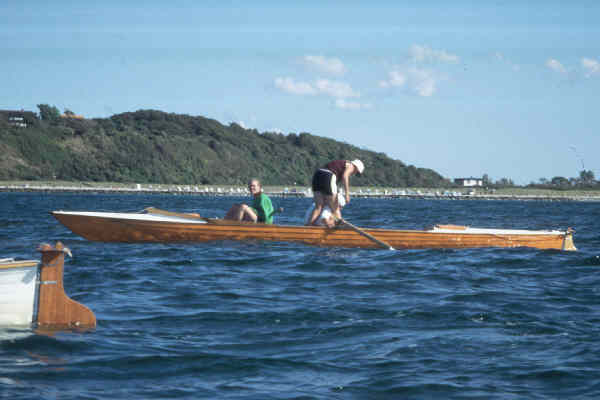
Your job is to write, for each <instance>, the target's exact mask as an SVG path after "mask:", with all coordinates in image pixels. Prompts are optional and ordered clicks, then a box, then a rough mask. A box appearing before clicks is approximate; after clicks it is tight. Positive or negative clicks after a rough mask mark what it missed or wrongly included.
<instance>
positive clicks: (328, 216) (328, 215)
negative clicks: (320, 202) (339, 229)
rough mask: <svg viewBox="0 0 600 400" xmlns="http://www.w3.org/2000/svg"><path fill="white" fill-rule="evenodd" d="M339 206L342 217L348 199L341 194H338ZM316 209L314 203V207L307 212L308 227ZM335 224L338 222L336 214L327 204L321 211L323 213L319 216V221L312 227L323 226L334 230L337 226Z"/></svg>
mask: <svg viewBox="0 0 600 400" xmlns="http://www.w3.org/2000/svg"><path fill="white" fill-rule="evenodd" d="M338 204H339V207H340V215H341V209H342V207H344V206H345V205H346V199H345V198H344V195H343V193H341V192H338ZM314 209H315V204H314V203H313V205H312V206H311V207H310V208H309V209H308V210H307V211H306V215H305V216H304V220H305V221H306V224H307V225H308V224H309V222H310V218H311V216H312V212H313V211H314ZM335 222H336V217H335V215H334V213H333V212H332V211H331V208H330V207H329V205H327V204H326V205H324V206H323V208H322V209H321V213H320V214H319V216H318V217H317V219H315V221H314V222H313V223H312V224H311V225H314V226H321V225H322V226H326V227H328V228H333V227H334V226H335Z"/></svg>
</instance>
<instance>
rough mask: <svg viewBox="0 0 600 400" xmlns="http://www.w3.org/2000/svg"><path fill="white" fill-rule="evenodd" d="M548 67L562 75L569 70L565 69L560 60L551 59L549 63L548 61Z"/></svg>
mask: <svg viewBox="0 0 600 400" xmlns="http://www.w3.org/2000/svg"><path fill="white" fill-rule="evenodd" d="M546 66H547V67H548V68H550V69H551V70H553V71H556V72H559V73H561V74H566V73H567V69H566V68H565V67H564V65H562V64H561V63H560V62H559V61H558V60H555V59H554V58H551V59H549V60H548V61H546Z"/></svg>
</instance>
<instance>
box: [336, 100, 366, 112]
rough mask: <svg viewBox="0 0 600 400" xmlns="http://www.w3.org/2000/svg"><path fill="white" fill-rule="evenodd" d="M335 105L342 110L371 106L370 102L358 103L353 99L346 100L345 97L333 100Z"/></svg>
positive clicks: (362, 108) (361, 108)
mask: <svg viewBox="0 0 600 400" xmlns="http://www.w3.org/2000/svg"><path fill="white" fill-rule="evenodd" d="M335 106H336V107H337V108H341V109H342V110H364V109H371V108H373V105H372V104H371V103H359V102H355V101H347V100H345V99H337V100H336V101H335Z"/></svg>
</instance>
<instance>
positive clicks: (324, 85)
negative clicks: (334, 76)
mask: <svg viewBox="0 0 600 400" xmlns="http://www.w3.org/2000/svg"><path fill="white" fill-rule="evenodd" d="M315 86H316V87H317V89H318V90H319V92H321V93H324V94H327V95H329V96H331V97H335V98H346V97H360V93H358V92H355V91H354V90H353V89H352V87H351V86H350V85H349V84H347V83H346V82H339V81H330V80H328V79H319V80H317V82H316V83H315Z"/></svg>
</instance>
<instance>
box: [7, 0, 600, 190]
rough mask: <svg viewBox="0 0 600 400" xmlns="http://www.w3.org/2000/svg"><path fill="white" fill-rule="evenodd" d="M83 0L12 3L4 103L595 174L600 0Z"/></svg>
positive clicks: (470, 165) (505, 172) (537, 171)
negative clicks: (145, 116)
mask: <svg viewBox="0 0 600 400" xmlns="http://www.w3.org/2000/svg"><path fill="white" fill-rule="evenodd" d="M86 3H88V2H85V1H67V0H55V1H52V2H47V1H37V0H31V1H28V0H19V1H14V0H4V1H2V2H0V52H1V54H2V61H1V62H0V74H1V76H2V86H1V87H0V108H1V109H21V108H23V109H26V110H31V111H36V112H37V110H38V109H37V104H40V103H47V104H51V105H56V106H57V107H58V108H59V109H60V110H61V111H64V109H70V110H72V111H74V112H75V113H77V114H82V115H84V116H86V117H90V118H92V117H108V116H110V115H113V114H117V113H122V112H128V111H135V110H139V109H158V110H162V111H166V112H173V113H183V114H190V115H201V116H205V117H209V118H214V119H216V120H218V121H220V122H222V123H225V124H228V123H231V122H236V123H239V124H240V125H242V126H244V127H247V128H256V129H258V130H259V131H261V132H263V131H277V132H282V133H285V134H287V133H290V132H294V133H300V132H308V133H311V134H315V135H319V136H325V137H330V138H333V139H336V140H340V141H343V142H346V143H350V144H353V145H356V146H359V147H361V148H365V149H368V150H373V151H377V152H383V153H385V154H387V155H388V156H390V157H392V158H394V159H397V160H401V161H403V162H405V163H407V164H412V165H415V166H417V167H425V168H432V169H434V170H436V171H437V172H439V173H441V174H442V175H443V176H445V177H447V178H450V179H452V178H456V177H469V176H482V175H483V174H488V175H489V176H490V178H491V179H493V180H497V179H500V178H504V177H506V178H510V179H513V180H514V181H515V183H517V184H527V183H530V182H532V181H538V180H539V179H540V178H542V177H543V178H552V177H554V176H563V177H574V176H578V175H579V171H580V170H581V169H582V168H583V167H585V169H587V170H592V171H593V172H594V174H595V176H596V178H597V179H598V178H600V162H599V161H598V157H597V151H598V149H599V148H600V132H599V129H598V127H599V126H600V112H598V109H599V108H600V107H599V101H598V100H599V93H600V2H598V1H577V0H575V1H570V2H566V1H529V2H524V1H513V0H508V1H502V0H498V1H452V2H447V1H433V0H423V1H419V2H415V1H411V2H408V1H377V0H374V1H368V2H367V1H364V2H359V1H352V0H347V1H313V0H306V1H297V2H282V1H267V0H261V1H227V0H224V1H181V0H174V1H169V2H164V1H143V2H142V1H130V0H119V1H114V0H105V1H103V2H93V3H92V2H89V3H90V4H86ZM366 173H368V170H367V171H366Z"/></svg>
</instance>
